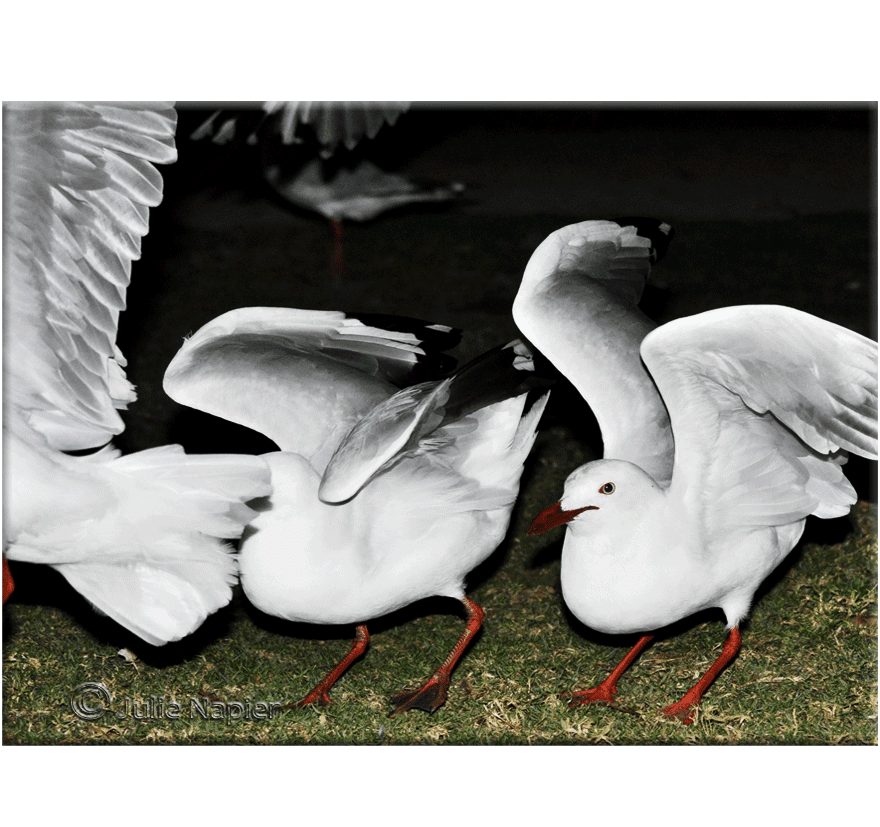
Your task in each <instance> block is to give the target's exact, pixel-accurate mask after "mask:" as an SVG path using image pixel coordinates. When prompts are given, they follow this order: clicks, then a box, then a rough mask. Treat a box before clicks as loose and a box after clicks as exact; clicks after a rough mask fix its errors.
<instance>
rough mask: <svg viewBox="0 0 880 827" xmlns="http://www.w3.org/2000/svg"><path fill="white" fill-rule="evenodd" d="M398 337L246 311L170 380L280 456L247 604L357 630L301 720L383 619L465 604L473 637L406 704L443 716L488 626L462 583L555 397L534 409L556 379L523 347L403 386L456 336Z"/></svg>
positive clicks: (337, 320)
mask: <svg viewBox="0 0 880 827" xmlns="http://www.w3.org/2000/svg"><path fill="white" fill-rule="evenodd" d="M383 327H388V328H390V329H387V330H386V329H382V328H379V327H374V326H370V325H367V324H364V323H363V322H362V321H360V320H358V319H357V318H353V317H349V316H346V315H345V314H344V313H341V312H334V311H318V310H296V309H288V308H260V307H256V308H243V309H240V310H234V311H232V312H230V313H226V314H224V315H222V316H220V317H218V318H217V319H215V320H214V321H212V322H210V323H209V324H207V325H205V326H204V327H203V328H201V329H200V330H199V331H198V332H196V333H195V335H193V336H192V338H190V339H188V340H187V341H186V342H185V343H184V346H183V347H182V348H181V350H180V351H179V352H178V353H177V355H176V356H175V357H174V359H173V360H172V362H171V364H170V365H169V366H168V370H167V372H166V374H165V383H164V384H165V390H166V392H167V393H168V394H169V395H170V396H171V397H172V398H174V399H176V400H177V401H178V402H180V403H181V404H184V405H188V406H190V407H193V408H197V409H199V410H202V411H205V412H207V413H211V414H214V415H217V416H221V417H223V418H225V419H227V420H230V421H232V422H236V423H238V424H241V425H245V426H247V427H250V428H253V429H255V430H257V431H260V432H261V433H263V434H265V435H266V436H268V437H269V438H270V439H272V440H273V441H274V442H275V443H276V444H277V445H278V446H279V448H280V449H281V450H280V451H278V452H277V453H270V454H266V455H265V458H266V460H267V462H268V463H269V467H270V468H271V470H272V485H273V488H274V493H273V494H272V496H271V497H269V498H267V499H266V500H265V501H264V502H263V503H262V504H254V507H255V508H257V510H258V511H259V512H260V513H259V515H258V516H257V517H256V519H255V520H254V521H253V523H252V524H251V526H250V527H249V528H248V530H247V531H246V532H245V535H244V538H243V541H242V546H241V582H242V586H243V588H244V591H245V594H246V595H247V597H248V598H249V599H250V600H251V602H252V603H253V604H254V605H255V606H257V608H259V609H261V610H262V611H264V612H266V613H268V614H271V615H274V616H277V617H281V618H285V619H287V620H292V621H299V622H306V623H323V624H348V623H353V624H356V625H357V635H356V639H355V642H354V645H353V646H352V649H351V651H350V652H349V654H348V655H347V656H346V657H345V658H343V660H342V661H341V662H340V663H339V664H338V666H337V667H336V668H335V669H333V670H332V671H331V672H330V674H329V675H328V676H327V677H326V678H325V679H324V680H322V681H321V682H319V683H318V684H317V685H316V686H315V688H314V689H313V690H312V691H311V692H309V693H308V694H307V695H306V696H305V697H304V698H303V699H302V700H301V701H299V702H298V703H297V704H294V705H295V706H303V705H306V704H319V705H324V704H328V703H330V697H329V694H328V693H329V690H330V688H331V687H332V686H333V684H334V683H335V682H336V680H337V679H338V678H339V677H340V675H341V674H342V673H343V672H344V671H345V670H346V669H347V668H348V666H349V665H350V664H351V663H352V662H353V661H354V660H355V659H356V658H357V657H359V656H360V655H361V654H362V653H363V652H364V651H365V649H366V647H367V643H368V640H369V636H368V633H367V626H366V624H367V622H368V621H369V620H371V619H372V618H376V617H379V616H381V615H384V614H387V613H389V612H393V611H395V610H396V609H399V608H401V607H403V606H406V605H408V604H410V603H413V602H415V601H417V600H420V599H422V598H426V597H431V596H435V595H439V596H446V597H452V598H455V599H457V600H460V601H461V602H462V604H463V605H464V607H465V611H466V614H467V623H466V628H465V631H464V633H463V634H462V636H461V638H460V639H459V640H458V642H457V643H456V644H455V646H454V648H453V649H452V651H451V652H450V654H449V657H448V658H447V659H446V660H445V661H444V662H443V664H442V665H441V666H440V667H439V668H438V669H437V671H436V672H435V673H434V675H432V676H431V677H430V678H429V679H428V680H427V681H425V683H424V684H423V685H422V686H421V687H419V688H418V689H416V690H413V691H405V692H401V693H399V694H397V695H395V696H394V697H393V698H392V703H393V704H394V705H395V708H394V710H393V711H392V713H391V714H392V715H394V714H396V713H397V712H401V711H403V710H407V709H411V708H416V707H417V708H421V709H424V710H427V711H429V712H433V711H434V710H436V709H437V708H438V707H439V706H441V705H442V704H443V702H444V701H445V700H446V694H447V688H448V685H449V679H450V674H451V672H452V670H453V668H454V666H455V664H456V662H457V661H458V659H459V658H460V656H461V654H462V652H463V651H464V649H465V647H466V646H467V645H468V643H469V641H470V640H471V638H472V637H473V635H474V634H475V633H476V632H477V630H478V629H479V628H480V625H481V622H482V619H483V610H482V609H481V608H480V606H478V605H477V604H476V603H474V602H473V601H472V600H471V599H470V598H468V597H467V596H466V595H465V590H464V578H465V576H466V575H467V573H468V572H469V571H470V570H471V569H473V568H474V567H475V566H477V565H478V564H479V563H481V562H482V561H483V560H485V559H486V558H487V557H488V556H489V555H490V554H491V553H492V551H494V549H495V548H496V547H497V546H498V544H499V543H500V542H501V540H502V538H503V537H504V534H505V532H506V531H507V527H508V523H509V521H510V514H511V509H512V507H513V503H514V500H515V499H516V496H517V491H518V488H519V479H520V475H521V473H522V469H523V462H524V461H525V459H526V457H527V455H528V453H529V450H530V448H531V446H532V443H533V442H534V439H535V435H536V426H537V422H538V419H539V418H540V415H541V412H542V411H543V409H544V405H545V403H546V400H547V394H548V392H546V391H545V392H543V393H541V395H540V396H539V397H538V398H537V399H535V400H534V402H532V404H531V405H527V402H528V401H530V400H529V399H528V397H529V395H530V389H532V388H534V387H535V385H536V383H537V384H541V383H540V382H539V380H536V378H535V376H534V373H533V364H532V359H531V355H530V353H529V352H528V350H527V349H526V348H525V347H524V346H523V345H522V344H521V343H519V342H514V343H511V344H510V345H507V346H505V347H503V348H497V349H495V350H493V351H489V352H488V353H487V354H484V356H482V357H480V358H478V359H476V360H474V361H473V362H471V363H470V364H469V365H466V366H465V367H463V368H461V369H459V370H457V371H456V372H455V373H454V374H453V375H451V376H450V377H448V378H446V379H443V380H434V381H427V382H420V383H418V384H415V385H412V386H409V387H405V388H404V389H402V390H399V389H398V386H399V385H401V384H405V383H407V382H409V381H413V379H414V378H415V375H414V371H415V370H417V369H418V368H419V366H420V363H422V362H424V361H425V359H426V355H427V354H426V350H429V349H433V348H441V349H442V348H445V347H448V346H449V343H450V342H454V341H455V334H454V332H453V331H451V330H450V329H449V328H445V327H441V326H436V325H435V326H431V327H421V328H418V327H417V328H412V327H411V326H410V325H408V324H403V325H402V324H401V323H400V322H396V321H395V320H394V319H393V317H387V320H386V321H384V322H383ZM432 339H434V340H436V342H434V341H432ZM542 387H543V388H545V387H546V383H543V385H542ZM532 397H534V393H532Z"/></svg>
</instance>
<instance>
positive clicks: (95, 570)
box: [3, 103, 270, 645]
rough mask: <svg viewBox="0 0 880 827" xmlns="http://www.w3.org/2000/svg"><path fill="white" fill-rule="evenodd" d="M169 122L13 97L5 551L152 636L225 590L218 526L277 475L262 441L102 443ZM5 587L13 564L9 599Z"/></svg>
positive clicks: (166, 156)
mask: <svg viewBox="0 0 880 827" xmlns="http://www.w3.org/2000/svg"><path fill="white" fill-rule="evenodd" d="M176 122H177V117H176V113H175V111H174V108H173V107H172V105H171V104H170V103H156V104H106V105H105V104H90V103H52V104H45V103H43V104H40V103H33V104H13V105H9V104H7V105H4V110H3V127H4V128H3V160H4V173H5V174H4V179H3V180H4V190H3V203H4V211H3V247H4V258H3V276H4V283H5V288H6V290H5V299H6V305H5V324H6V337H5V348H4V354H3V355H4V373H5V376H6V380H7V381H6V393H5V399H4V402H5V410H4V414H5V415H4V422H3V442H4V453H5V458H6V467H5V472H6V473H5V481H6V491H5V498H4V499H5V502H4V505H5V520H4V538H3V539H4V549H5V557H8V558H9V560H12V561H16V560H18V561H24V562H29V563H44V564H47V565H50V566H52V567H53V568H55V569H57V570H58V571H59V572H61V574H63V575H64V577H65V578H66V579H67V580H68V581H69V582H70V584H71V585H72V586H73V587H74V588H75V589H77V591H79V592H80V593H81V594H82V595H84V596H85V597H86V598H87V599H88V600H89V601H90V602H91V603H92V604H93V605H94V606H95V607H97V608H98V609H100V610H101V611H103V612H104V613H106V614H108V615H110V616H111V617H112V618H114V619H115V620H116V621H117V622H119V623H120V624H122V625H123V626H125V627H126V628H127V629H129V630H130V631H132V632H134V633H135V634H137V635H139V636H140V637H142V638H143V639H144V640H146V641H148V642H149V643H152V644H154V645H160V644H163V643H166V642H168V641H171V640H177V639H179V638H181V637H183V636H185V635H187V634H189V633H190V632H192V631H193V630H194V629H195V628H197V627H198V626H199V625H200V624H201V623H202V621H203V620H204V619H205V617H206V616H207V615H208V614H210V613H211V612H213V611H215V610H216V609H218V608H220V607H221V606H223V605H225V604H226V603H227V602H229V600H230V599H231V597H232V590H231V587H232V585H233V583H234V582H235V580H236V577H237V567H236V561H235V559H234V557H233V556H232V553H231V552H232V548H231V547H230V546H229V545H228V544H226V543H224V542H223V540H224V539H233V538H237V537H239V536H240V534H241V532H242V530H243V528H244V526H245V525H246V524H247V522H248V521H249V520H250V519H251V517H252V516H253V512H252V511H251V510H250V509H249V508H248V507H247V506H246V505H245V504H244V503H245V502H246V501H247V500H250V499H252V498H254V497H258V496H262V495H265V494H267V493H268V492H269V490H270V487H269V484H268V469H267V467H266V465H265V463H264V462H263V461H262V460H261V459H259V458H257V457H252V456H243V455H227V454H218V455H206V456H188V455H186V454H185V453H184V451H183V449H182V448H181V447H180V446H178V445H164V446H161V447H156V448H151V449H148V450H145V451H139V452H136V453H133V454H129V455H128V456H121V455H120V452H119V451H118V450H116V449H115V448H113V447H112V446H111V445H110V444H109V440H110V439H111V437H113V436H114V435H117V434H119V433H120V432H121V431H122V430H123V428H124V425H123V422H122V420H121V418H120V416H119V414H118V412H117V410H118V409H122V408H125V407H126V406H127V405H128V404H130V403H132V402H134V401H135V399H136V395H135V392H134V388H133V387H132V385H131V384H130V383H129V382H128V380H127V379H126V376H125V372H124V370H123V368H124V367H125V364H126V361H125V359H124V357H123V355H122V353H121V352H120V350H119V348H118V347H117V345H116V332H117V325H118V321H119V313H120V311H121V310H123V309H124V308H125V299H126V290H127V287H128V284H129V277H130V273H131V262H132V261H133V260H135V259H137V258H139V256H140V247H141V238H142V236H144V235H145V234H146V233H147V230H148V226H149V208H150V207H155V206H156V205H158V204H159V202H160V201H161V198H162V177H161V175H160V174H159V172H158V170H157V168H156V166H155V165H156V164H168V163H171V162H173V161H174V160H175V159H176V157H177V153H176V148H175V143H174V132H175V128H176ZM12 586H13V584H12V575H11V574H10V573H9V571H8V568H7V566H6V565H5V563H4V600H5V599H6V597H7V596H8V593H9V592H10V591H11V590H12Z"/></svg>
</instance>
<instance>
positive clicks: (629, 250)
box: [514, 222, 877, 723]
mask: <svg viewBox="0 0 880 827" xmlns="http://www.w3.org/2000/svg"><path fill="white" fill-rule="evenodd" d="M652 243H653V242H652V241H651V240H650V239H649V238H648V237H646V236H645V235H643V233H642V232H641V231H639V230H638V229H637V228H636V227H635V226H633V225H627V223H626V222H621V224H615V223H613V222H584V223H583V224H579V225H574V226H572V227H567V228H564V229H563V230H560V231H558V232H557V233H555V234H554V235H552V236H551V237H550V238H549V239H548V240H547V241H545V242H544V244H543V245H542V246H541V247H539V248H538V250H537V251H536V252H535V254H534V256H533V258H532V260H531V261H530V262H529V265H528V266H527V268H526V272H525V274H524V276H523V283H522V286H521V288H520V292H519V295H518V296H517V298H516V302H515V304H514V317H515V319H516V321H517V324H518V325H519V327H520V330H522V331H523V333H524V334H525V335H526V336H527V337H528V338H529V339H530V340H531V341H532V342H533V343H534V345H535V346H536V347H537V348H538V349H540V350H542V351H543V352H545V353H546V354H547V355H548V356H549V357H550V358H551V360H553V361H555V362H556V363H557V365H558V366H561V367H562V370H563V372H564V373H565V374H566V375H567V376H568V377H569V378H571V380H572V381H573V382H574V383H575V384H576V385H577V387H578V388H579V390H580V391H581V393H582V395H583V396H584V399H585V400H586V401H587V402H588V403H589V405H590V407H591V408H593V410H594V411H595V413H596V415H597V418H598V419H599V421H600V424H601V427H602V434H603V439H604V442H605V458H604V459H601V460H598V461H596V462H590V463H587V464H586V465H583V466H581V467H580V468H578V469H576V470H575V471H574V472H572V474H571V475H570V476H569V477H568V479H567V480H566V482H565V488H564V493H563V495H562V499H561V500H560V501H559V502H558V503H556V504H555V505H552V506H550V507H549V508H547V509H546V510H545V511H543V512H542V513H541V514H539V515H538V516H537V517H536V518H535V520H534V522H533V523H532V526H531V528H530V529H529V533H532V534H535V533H539V532H542V531H546V530H548V529H550V528H553V527H555V526H558V525H563V524H566V525H567V531H566V535H565V541H564V544H563V551H562V568H561V578H562V591H563V596H564V598H565V601H566V603H567V604H568V606H569V607H570V608H571V610H572V612H573V613H574V614H575V616H576V617H578V619H579V620H581V621H582V622H584V623H585V624H587V625H588V626H590V627H591V628H594V629H596V630H598V631H601V632H606V633H610V634H629V633H640V634H641V638H640V640H639V641H638V643H637V644H636V645H635V646H634V647H633V649H632V650H631V651H630V652H629V653H628V654H627V655H626V657H625V658H624V659H623V660H622V661H621V663H620V664H619V665H618V667H617V668H616V669H615V670H614V671H613V672H612V673H611V675H609V677H608V678H607V679H606V680H605V681H603V682H602V683H601V684H599V685H598V686H596V687H594V688H591V689H586V690H582V691H579V692H574V693H572V695H571V698H572V700H571V703H572V705H573V706H574V705H577V704H583V703H595V702H601V703H606V704H611V703H612V702H613V700H614V695H615V694H616V692H617V681H618V680H619V678H620V676H621V675H622V674H623V672H624V671H625V670H626V669H627V668H628V667H629V665H630V664H631V663H632V662H633V661H634V660H635V659H636V657H637V656H638V654H639V653H640V652H641V651H642V650H643V649H644V647H645V646H647V645H648V643H649V642H650V641H651V639H652V637H653V634H652V633H653V632H654V631H655V630H657V629H659V628H662V627H664V626H667V625H668V624H670V623H673V622H675V621H677V620H679V619H681V618H684V617H687V616H689V615H692V614H694V613H696V612H699V611H701V610H703V609H708V608H713V607H719V608H721V609H722V610H723V612H724V614H725V617H726V620H727V628H728V630H729V634H728V638H727V641H726V643H725V645H724V647H723V650H722V652H721V654H720V656H719V657H718V658H717V660H716V661H715V662H714V663H713V664H712V666H711V667H710V668H709V669H708V671H707V672H706V674H705V675H704V676H703V677H702V678H701V679H700V680H699V681H698V682H697V683H696V684H695V685H694V686H693V687H692V688H691V689H690V690H689V691H688V692H687V693H686V694H685V695H684V697H682V699H681V700H680V701H678V702H677V703H674V704H672V705H670V706H668V707H666V708H665V710H664V713H665V714H666V715H667V716H670V717H677V718H679V719H681V720H683V721H684V722H685V723H691V722H692V721H693V715H694V710H695V708H696V707H697V705H698V704H699V702H700V699H701V698H702V695H703V693H704V692H705V690H706V689H707V688H708V686H709V685H710V684H711V683H712V681H713V680H714V679H715V678H716V677H717V676H718V674H719V673H720V672H721V670H722V669H723V668H724V667H725V666H726V665H727V664H728V663H729V662H730V661H731V660H732V659H733V658H734V657H735V656H736V654H737V652H738V651H739V648H740V645H741V636H740V632H739V624H740V623H741V621H742V620H743V618H745V617H746V615H747V613H748V611H749V608H750V605H751V602H752V599H753V597H754V594H755V592H756V590H757V589H758V587H759V586H760V584H761V582H762V581H763V580H764V579H765V578H766V577H767V575H768V574H770V572H771V571H773V569H774V568H776V566H778V565H779V563H780V562H781V561H782V560H783V559H784V558H785V557H786V555H787V554H788V553H789V552H790V551H791V550H792V548H794V546H795V544H796V543H797V541H798V539H799V538H800V536H801V534H802V532H803V529H804V524H805V521H806V518H807V517H808V516H809V515H811V514H812V515H815V516H817V517H822V518H832V517H838V516H842V515H844V514H846V513H847V512H848V511H849V509H850V506H851V505H852V504H853V503H854V502H855V501H856V494H855V491H854V490H853V488H852V486H851V485H850V483H849V482H848V480H847V479H846V477H845V476H844V474H843V469H842V465H843V464H844V462H845V460H846V456H847V452H853V453H856V454H859V455H860V456H864V457H868V458H871V459H876V458H877V345H876V343H875V342H873V341H871V340H869V339H867V338H865V337H863V336H861V335H859V334H857V333H854V332H852V331H850V330H847V329H846V328H843V327H840V326H838V325H836V324H832V323H830V322H827V321H824V320H822V319H819V318H816V317H814V316H811V315H809V314H807V313H803V312H800V311H798V310H794V309H792V308H787V307H779V306H773V305H751V306H744V307H728V308H722V309H718V310H712V311H708V312H705V313H700V314H697V315H695V316H691V317H688V318H684V319H679V320H676V321H673V322H670V323H668V324H666V325H663V326H662V327H659V328H657V329H654V330H651V329H650V327H648V329H645V325H644V323H643V322H642V321H641V319H640V314H637V313H633V311H634V308H627V307H626V306H625V305H621V303H620V302H618V301H616V300H612V299H610V298H608V297H607V296H606V297H604V298H603V296H602V295H601V294H599V295H598V298H597V294H596V293H595V292H594V293H593V294H592V296H591V298H592V299H594V300H597V301H599V302H600V307H599V308H598V311H597V308H596V307H595V306H594V304H592V303H590V304H586V303H585V304H579V302H580V298H579V297H580V296H586V295H588V293H589V291H588V290H587V289H586V288H584V287H583V285H584V284H588V283H593V285H594V287H595V285H596V284H600V283H605V282H607V280H608V279H609V278H611V274H615V273H616V274H617V279H618V282H617V283H618V284H627V283H629V282H628V281H627V280H626V275H625V274H626V273H627V272H629V273H631V274H632V275H633V276H635V274H636V273H637V272H638V271H642V272H646V269H647V266H648V265H649V262H650V257H651V252H650V251H651V249H652ZM639 250H641V254H639V252H638V251H639ZM639 262H640V263H639ZM621 271H622V272H621ZM621 279H622V281H621ZM545 285H546V286H545ZM566 286H568V288H570V293H569V295H570V296H572V300H571V303H570V304H569V305H568V306H567V307H565V308H559V307H558V306H556V305H555V304H554V303H553V301H552V299H554V298H557V297H558V296H559V295H560V294H562V293H564V290H565V289H566ZM602 301H605V302H606V303H605V305H604V306H602V305H601V302H602ZM603 310H604V311H605V313H604V315H603V314H602V311H603ZM554 314H556V315H554ZM634 319H635V320H637V322H638V323H637V324H636V323H634V322H633V320H634ZM551 320H552V321H554V322H555V324H550V322H551ZM640 339H641V341H639V340H640ZM554 354H555V355H554ZM636 354H638V355H640V356H641V360H642V361H641V362H638V361H637V360H636V359H635V358H634V356H635V355H636ZM557 360H559V361H557ZM652 388H653V391H652ZM664 411H665V412H664ZM667 413H668V419H667V418H666V414H667ZM642 431H644V432H645V433H647V434H650V435H651V438H650V439H648V440H645V439H644V438H643V437H642V438H640V434H641V432H642Z"/></svg>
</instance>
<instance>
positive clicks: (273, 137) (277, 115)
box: [190, 101, 465, 284]
mask: <svg viewBox="0 0 880 827" xmlns="http://www.w3.org/2000/svg"><path fill="white" fill-rule="evenodd" d="M409 106H410V104H409V103H408V102H404V101H390V102H380V101H338V102H337V101H264V102H263V104H262V106H261V107H260V109H259V110H255V109H252V110H250V111H244V112H231V111H228V110H217V111H215V112H214V113H212V114H211V115H210V116H209V117H208V118H207V119H206V120H205V121H204V122H203V123H202V124H201V125H200V126H199V127H198V128H197V129H195V130H194V131H193V132H192V133H191V135H190V137H191V138H193V139H194V140H198V139H202V138H207V137H210V139H211V140H212V141H214V142H215V143H219V144H227V143H230V142H233V141H236V140H238V141H243V142H244V143H245V144H249V145H258V147H259V151H260V165H261V169H262V176H263V178H264V180H265V181H266V183H267V184H268V185H269V187H271V189H272V191H273V192H274V193H275V194H276V195H278V196H279V197H280V198H282V199H284V201H285V202H286V203H288V204H290V205H292V206H293V207H295V208H298V209H304V210H309V211H311V212H317V213H319V214H320V215H322V216H324V217H325V218H327V219H328V220H329V221H330V226H331V229H332V231H333V253H332V257H331V261H330V274H331V278H332V279H333V282H334V283H335V284H340V283H341V282H342V277H343V274H344V263H343V262H344V258H343V227H344V223H343V222H345V221H359V222H363V221H371V220H373V219H374V218H376V217H378V216H379V215H381V214H382V213H384V212H387V211H389V210H393V209H398V208H400V207H405V206H407V205H412V204H426V203H434V204H437V203H443V202H447V201H452V200H454V199H455V198H457V197H459V196H460V195H461V194H462V193H463V192H464V190H465V185H464V184H463V183H461V182H458V181H453V182H448V183H439V182H431V181H414V180H410V179H409V178H407V177H406V176H404V175H401V174H399V173H394V172H389V171H386V170H384V169H382V168H381V167H379V166H378V165H377V164H376V163H374V162H373V161H372V160H370V158H369V157H367V154H366V153H367V151H368V150H367V149H366V148H365V139H366V140H367V141H369V140H370V139H373V138H376V136H377V135H378V134H379V133H380V131H381V130H382V128H383V127H384V126H386V125H387V126H393V125H394V124H395V123H396V122H397V119H398V118H399V117H400V116H401V115H402V114H403V113H404V112H406V111H407V110H408V109H409Z"/></svg>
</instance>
